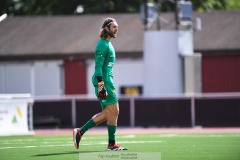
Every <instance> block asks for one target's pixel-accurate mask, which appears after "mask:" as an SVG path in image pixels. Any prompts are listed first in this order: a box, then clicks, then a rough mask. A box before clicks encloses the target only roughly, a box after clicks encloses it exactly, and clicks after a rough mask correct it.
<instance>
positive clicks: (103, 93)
mask: <svg viewBox="0 0 240 160" xmlns="http://www.w3.org/2000/svg"><path fill="white" fill-rule="evenodd" d="M106 97H107V91H106V89H105V87H104V82H103V81H101V82H98V98H100V99H106Z"/></svg>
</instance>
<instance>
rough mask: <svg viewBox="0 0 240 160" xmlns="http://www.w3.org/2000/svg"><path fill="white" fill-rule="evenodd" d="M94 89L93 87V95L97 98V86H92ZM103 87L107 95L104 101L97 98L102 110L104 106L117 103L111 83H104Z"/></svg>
mask: <svg viewBox="0 0 240 160" xmlns="http://www.w3.org/2000/svg"><path fill="white" fill-rule="evenodd" d="M94 87H95V94H96V96H97V98H98V86H94ZM104 87H105V88H106V90H107V93H108V94H107V97H106V99H100V98H98V100H99V102H100V105H101V107H102V109H104V108H105V107H106V105H110V104H117V103H118V97H117V93H116V89H115V87H114V85H113V84H112V83H105V84H104Z"/></svg>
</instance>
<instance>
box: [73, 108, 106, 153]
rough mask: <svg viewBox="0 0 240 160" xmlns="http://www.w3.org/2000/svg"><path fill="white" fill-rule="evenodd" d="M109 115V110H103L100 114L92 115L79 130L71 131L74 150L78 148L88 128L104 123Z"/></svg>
mask: <svg viewBox="0 0 240 160" xmlns="http://www.w3.org/2000/svg"><path fill="white" fill-rule="evenodd" d="M108 115H109V110H108V109H106V108H104V109H103V110H102V112H101V113H98V114H96V115H94V116H93V117H92V118H91V119H90V120H89V121H88V122H87V123H85V124H84V125H83V126H82V127H81V128H75V129H73V141H74V145H75V147H76V149H78V148H79V142H80V141H81V138H82V136H83V134H84V133H85V132H86V131H87V130H89V129H90V128H92V127H94V126H96V125H98V124H100V123H102V122H104V121H106V120H107V117H108Z"/></svg>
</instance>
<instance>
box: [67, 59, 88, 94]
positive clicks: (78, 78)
mask: <svg viewBox="0 0 240 160" xmlns="http://www.w3.org/2000/svg"><path fill="white" fill-rule="evenodd" d="M86 69H87V68H86V64H85V61H84V60H65V61H64V72H65V94H86V93H87V81H86V79H87V78H86V77H87V72H86Z"/></svg>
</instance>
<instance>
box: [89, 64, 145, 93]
mask: <svg viewBox="0 0 240 160" xmlns="http://www.w3.org/2000/svg"><path fill="white" fill-rule="evenodd" d="M87 64H88V67H87V92H88V94H90V95H94V94H95V93H94V87H93V86H92V75H93V73H94V65H95V64H94V61H93V60H89V61H88V63H87ZM113 78H114V79H113V80H114V84H115V87H116V90H117V93H118V94H120V87H121V86H131V85H140V86H143V60H142V59H117V60H116V62H115V64H114V77H113Z"/></svg>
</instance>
